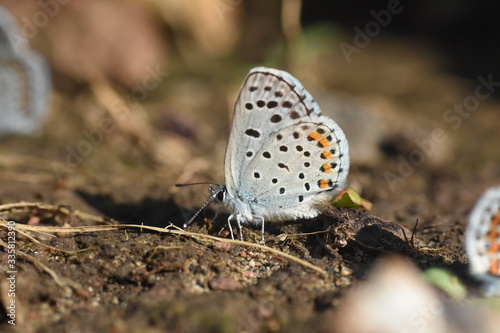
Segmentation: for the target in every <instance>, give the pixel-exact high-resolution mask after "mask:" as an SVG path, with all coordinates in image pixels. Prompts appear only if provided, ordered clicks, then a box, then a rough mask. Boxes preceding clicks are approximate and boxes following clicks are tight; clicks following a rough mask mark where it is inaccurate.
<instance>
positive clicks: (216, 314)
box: [0, 37, 500, 333]
mask: <svg viewBox="0 0 500 333" xmlns="http://www.w3.org/2000/svg"><path fill="white" fill-rule="evenodd" d="M339 57H341V55H338V54H336V55H329V56H326V57H323V58H321V60H320V61H318V62H315V63H314V64H309V65H308V66H307V67H305V68H302V69H301V70H300V71H298V72H297V73H294V75H296V76H297V77H299V78H300V79H301V81H302V82H303V83H304V85H305V86H306V88H308V89H309V90H310V91H311V93H312V94H313V95H314V96H315V97H316V96H318V102H319V103H320V106H321V107H322V109H323V110H324V112H325V113H326V110H327V109H332V108H333V109H334V108H336V106H338V105H339V104H338V103H339V102H338V101H337V100H335V101H330V100H329V99H328V96H329V94H330V93H333V92H339V91H340V92H342V93H344V94H346V95H347V96H349V98H348V102H345V104H342V106H343V107H344V108H346V109H349V107H350V106H351V105H352V104H350V103H351V102H349V101H352V100H356V101H362V102H361V104H360V105H361V109H363V110H364V109H368V110H375V111H374V112H375V116H374V117H375V118H376V119H378V120H376V121H374V122H373V123H372V122H371V121H370V120H368V119H369V116H368V115H365V114H363V113H361V116H360V118H359V119H358V120H356V121H355V122H356V124H357V123H359V124H361V125H360V126H361V127H360V128H361V129H359V128H357V127H356V126H354V128H353V129H349V130H348V129H346V134H347V137H348V140H349V142H350V145H351V151H352V152H353V154H357V155H358V156H357V157H356V158H354V157H353V165H352V167H351V170H350V175H349V185H350V186H351V187H353V188H355V189H356V190H357V191H358V192H359V193H360V194H361V195H362V196H363V197H364V198H366V199H367V200H369V201H371V202H372V203H373V204H374V208H373V210H372V211H370V212H365V211H362V210H359V209H353V208H350V209H335V208H332V209H330V210H328V211H327V212H326V213H325V214H324V215H322V216H320V217H319V218H317V219H313V220H307V221H284V222H282V223H275V224H271V223H269V224H267V225H266V232H265V235H264V237H265V239H266V246H267V247H270V248H272V249H275V250H279V251H282V252H283V253H285V254H288V255H291V256H294V257H296V258H298V259H301V260H303V261H305V262H307V263H309V264H312V265H314V266H315V267H316V268H319V269H318V270H314V269H312V268H309V267H306V266H304V265H303V263H302V262H300V261H295V260H293V259H291V258H289V257H286V256H283V255H282V254H280V253H279V252H269V251H266V250H265V249H264V248H262V247H257V246H255V244H258V241H259V239H260V231H259V230H256V229H253V228H244V230H243V234H244V238H245V240H246V241H248V242H249V243H250V244H240V243H234V244H233V243H224V242H223V241H221V240H214V239H210V238H200V237H194V236H193V235H191V234H189V232H194V233H200V234H205V235H212V236H218V237H222V238H224V239H229V234H228V231H227V227H226V225H225V223H224V222H225V221H226V217H227V215H225V214H224V213H223V212H221V213H220V214H219V216H218V217H217V218H216V219H215V220H213V221H212V218H213V216H214V212H215V211H214V209H215V206H214V205H211V206H210V207H208V208H207V209H205V210H204V212H202V213H201V214H200V216H199V217H198V218H197V219H196V222H195V223H194V224H193V225H192V226H190V227H189V228H188V229H187V231H188V233H185V234H179V233H168V232H160V231H158V230H149V229H146V228H144V229H141V228H137V227H136V228H134V227H128V228H121V229H112V230H100V229H96V230H95V231H91V232H61V230H58V232H55V233H50V232H49V233H45V232H44V233H42V232H33V231H28V232H25V233H24V234H23V233H21V232H20V231H19V232H17V233H16V243H15V244H16V251H17V253H18V255H17V257H16V262H15V268H16V270H17V275H16V277H17V278H16V286H15V288H16V302H17V303H16V304H17V307H16V309H17V310H16V320H17V325H16V327H17V328H19V329H20V331H22V332H82V333H83V332H166V331H168V332H301V331H306V330H307V331H310V330H316V331H317V330H319V329H320V327H322V328H323V330H324V331H328V329H324V327H328V320H329V319H328V318H330V317H328V314H331V313H335V312H336V311H337V310H338V309H339V308H341V307H342V306H343V303H342V300H343V296H344V295H345V293H346V291H347V290H349V289H351V288H353V287H354V286H356V285H357V284H358V283H359V281H362V280H364V279H366V278H367V276H369V274H370V272H371V269H372V267H373V265H374V263H376V262H377V260H378V259H379V258H381V257H386V256H389V255H391V254H399V255H402V256H404V257H406V258H408V259H409V260H410V261H412V262H414V263H415V264H416V265H417V266H418V267H419V268H420V269H422V270H425V269H427V268H430V267H445V268H447V269H449V270H450V271H452V272H453V274H455V275H456V276H458V277H460V279H463V280H464V281H466V284H467V285H468V286H469V287H470V288H471V289H473V288H474V285H473V284H471V282H470V279H469V278H468V276H467V266H466V263H467V259H466V257H465V254H464V250H463V241H464V239H463V234H464V228H465V226H466V222H467V214H468V212H469V211H470V209H471V208H472V207H473V205H474V203H475V201H476V200H477V198H478V197H479V195H480V194H481V193H482V192H483V191H484V190H485V189H486V188H487V187H490V186H494V185H498V184H499V183H500V168H499V167H498V166H499V165H500V154H498V144H497V143H498V142H500V132H499V131H498V120H499V113H498V109H499V108H500V101H499V100H498V99H497V98H496V97H494V96H492V97H491V98H488V99H486V100H484V101H481V102H480V105H479V107H478V108H477V110H475V111H473V112H470V114H468V115H467V117H460V118H454V120H453V121H449V120H446V119H445V116H444V115H445V113H446V111H447V110H448V109H449V108H451V107H452V106H453V104H454V103H459V104H460V103H464V100H465V99H466V98H467V97H468V96H471V95H473V94H474V91H475V88H476V87H477V86H478V85H479V84H480V82H479V81H478V80H477V79H475V78H471V79H469V80H466V79H463V78H460V77H458V76H455V75H453V74H452V73H446V72H444V71H443V70H442V67H441V64H442V63H441V61H442V58H441V57H442V55H440V54H437V53H436V52H435V51H431V48H430V47H428V46H426V45H422V44H418V43H415V44H412V43H410V42H406V41H403V40H390V39H383V38H382V37H381V38H380V40H378V41H377V43H373V44H372V45H370V46H369V47H368V48H367V49H366V50H364V51H363V52H362V53H360V54H359V56H357V58H356V59H355V62H354V63H353V64H351V65H350V66H345V65H343V63H342V62H341V61H340V58H339ZM374 64H376V66H374ZM230 66H234V65H230ZM249 68H250V67H248V68H244V69H242V68H238V69H235V68H231V70H232V73H233V74H231V75H220V74H217V72H215V71H214V73H210V74H205V75H203V76H201V75H200V76H197V75H193V74H190V75H185V74H180V73H172V74H171V75H170V76H169V77H168V79H167V80H166V82H165V83H164V86H162V87H160V88H159V89H160V90H161V91H160V90H158V91H155V92H154V98H153V99H152V100H150V101H147V102H146V103H145V105H144V108H145V110H147V113H145V114H146V115H147V119H146V123H147V124H149V126H152V128H154V129H155V131H156V132H155V135H154V136H152V137H140V136H139V137H137V136H136V134H137V132H134V131H133V130H130V131H128V130H127V129H124V128H123V127H120V128H119V129H117V130H113V131H111V132H109V133H105V134H104V137H103V138H102V142H99V143H96V144H94V145H92V150H91V153H89V154H88V155H87V156H84V157H82V158H81V161H78V163H75V165H70V163H68V149H67V147H78V144H79V143H81V142H82V140H88V138H87V137H86V136H85V135H84V134H83V132H82V131H83V130H85V129H87V130H89V131H90V130H92V129H96V128H99V127H98V124H99V119H100V118H102V117H105V116H107V113H106V112H105V111H103V110H105V109H106V108H105V106H103V104H105V103H103V102H102V101H101V102H96V100H98V98H97V97H96V95H95V94H94V93H93V90H92V89H93V88H88V87H83V88H80V89H79V90H77V91H72V92H64V93H63V92H55V93H54V96H53V100H54V102H53V103H54V105H56V106H57V107H54V109H53V110H51V113H50V115H49V117H48V119H47V120H46V121H45V123H44V125H43V127H42V128H41V130H40V132H39V133H38V134H37V135H36V136H32V137H8V138H3V139H2V141H1V145H0V203H1V204H2V206H0V209H2V210H0V217H2V218H4V219H5V220H13V221H15V222H16V223H17V224H18V225H21V224H28V225H31V226H33V227H42V226H51V227H66V228H70V227H77V226H82V225H86V226H96V228H97V227H98V226H105V225H113V224H117V223H120V224H136V225H144V226H152V227H160V228H163V227H165V226H167V225H169V224H170V223H172V224H174V225H177V226H180V225H182V223H183V222H184V221H185V220H186V219H187V218H189V217H190V216H191V215H192V214H193V213H194V212H195V211H196V209H197V207H200V205H201V204H202V203H203V202H204V200H205V199H206V198H207V197H208V191H207V189H206V186H193V187H188V188H176V187H174V184H175V183H179V182H194V181H215V182H219V183H222V182H223V158H224V149H225V142H226V140H227V135H228V131H229V115H230V109H231V104H232V103H233V102H234V98H235V95H236V92H237V90H238V87H239V85H240V84H241V81H242V80H243V78H244V75H245V74H244V73H245V72H246V71H247V70H248V69H249ZM323 68H328V69H327V70H322V69H323ZM483 75H484V77H487V75H488V74H487V73H486V74H483ZM315 76H317V77H320V80H319V84H318V82H315V81H314V79H312V78H313V77H315ZM493 80H494V81H496V80H498V81H500V77H494V78H493ZM319 86H322V87H323V88H322V89H319V88H318V87H319ZM158 96H162V100H161V102H158V100H159V98H158ZM193 96H195V98H193ZM321 96H326V97H325V98H323V101H324V102H323V103H322V98H321ZM356 105H358V104H356ZM370 112H371V111H370ZM332 117H333V118H334V119H337V118H336V116H335V115H332ZM339 117H341V116H339ZM380 119H381V120H380ZM350 122H351V121H348V122H347V123H346V124H345V125H344V124H342V123H341V122H340V120H339V124H340V125H341V127H343V128H344V126H345V127H349V126H351V125H352V124H351V125H349V124H348V123H350ZM363 122H368V123H367V124H366V123H364V124H363ZM380 123H381V124H382V127H381V129H380V130H377V131H376V133H375V134H374V135H375V139H373V138H372V137H371V136H368V137H367V138H365V137H364V135H365V134H366V133H369V131H368V130H366V128H374V127H376V126H378V125H379V124H380ZM356 124H354V125H356ZM387 124H388V125H387ZM372 125H373V126H372ZM363 126H364V127H363ZM384 126H386V127H384ZM118 127H119V126H118ZM388 127H389V128H388ZM139 132H140V131H139ZM443 133H444V134H443ZM144 135H145V136H147V135H146V134H145V133H144ZM358 137H359V138H358ZM358 141H359V142H358ZM96 142H97V141H96ZM152 142H154V143H155V146H154V147H152V146H150V145H149V144H151V143H152ZM148 145H149V146H148ZM362 149H367V150H366V151H364V150H363V151H362ZM364 156H373V158H370V160H368V161H367V160H366V159H364V158H363V157H364ZM73 157H74V156H73ZM22 202H29V203H33V202H35V203H40V204H34V205H28V204H23V203H22ZM12 203H18V204H17V205H16V206H15V207H12V206H9V204H12ZM44 205H45V206H44ZM48 205H51V206H48ZM85 213H86V214H90V215H85ZM94 217H97V218H94ZM101 217H105V218H102V219H101ZM204 220H205V222H204ZM417 222H418V224H417ZM415 226H416V227H415ZM171 230H177V229H171ZM413 231H414V233H413ZM28 236H29V237H28ZM0 239H1V240H2V241H3V242H7V230H6V229H5V228H1V229H0ZM252 244H253V245H252ZM0 262H1V265H2V266H3V265H4V263H6V262H7V253H6V252H5V251H2V252H1V253H0ZM5 288H8V286H7V285H6V284H5V277H4V276H2V281H1V283H0V290H1V292H2V293H5V290H6V289H5ZM2 297H4V296H2ZM2 302H5V297H4V298H3V299H2ZM3 306H4V308H5V303H4V304H3ZM4 310H5V309H4ZM1 329H2V331H13V329H14V328H13V327H12V326H10V325H8V324H7V323H5V322H4V323H2V326H1ZM332 330H333V329H332Z"/></svg>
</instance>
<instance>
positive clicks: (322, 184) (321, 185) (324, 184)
mask: <svg viewBox="0 0 500 333" xmlns="http://www.w3.org/2000/svg"><path fill="white" fill-rule="evenodd" d="M328 183H329V182H328V180H326V179H321V180H320V181H319V182H318V186H319V188H327V187H328Z"/></svg>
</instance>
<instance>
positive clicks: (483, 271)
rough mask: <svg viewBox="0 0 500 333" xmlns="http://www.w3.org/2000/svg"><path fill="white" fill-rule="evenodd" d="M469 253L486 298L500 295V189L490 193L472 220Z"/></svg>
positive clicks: (480, 199) (486, 194)
mask: <svg viewBox="0 0 500 333" xmlns="http://www.w3.org/2000/svg"><path fill="white" fill-rule="evenodd" d="M465 250H466V252H467V256H468V258H469V268H470V272H471V274H472V275H473V276H474V277H476V278H477V279H478V280H480V281H482V282H483V292H484V294H485V295H486V296H500V187H492V188H489V189H488V190H486V192H484V194H483V195H482V196H481V197H480V198H479V200H478V202H477V203H476V205H475V207H474V209H473V210H472V212H471V214H470V217H469V224H468V226H467V229H466V232H465Z"/></svg>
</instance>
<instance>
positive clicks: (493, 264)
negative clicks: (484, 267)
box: [490, 259, 500, 276]
mask: <svg viewBox="0 0 500 333" xmlns="http://www.w3.org/2000/svg"><path fill="white" fill-rule="evenodd" d="M499 264H500V261H499V260H498V259H493V260H492V261H491V267H490V273H491V274H493V275H496V276H498V275H500V271H499V268H498V266H499Z"/></svg>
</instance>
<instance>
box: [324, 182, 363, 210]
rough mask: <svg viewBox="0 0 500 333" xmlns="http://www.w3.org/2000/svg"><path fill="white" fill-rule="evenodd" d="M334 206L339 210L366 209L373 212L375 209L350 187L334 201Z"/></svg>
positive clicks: (341, 192)
mask: <svg viewBox="0 0 500 333" xmlns="http://www.w3.org/2000/svg"><path fill="white" fill-rule="evenodd" d="M332 204H333V205H334V206H335V207H338V208H364V209H366V210H371V209H372V207H373V204H372V203H371V202H370V201H368V200H366V199H363V198H362V197H361V196H360V195H359V194H358V192H356V191H355V190H353V189H352V188H350V187H349V188H346V189H343V190H342V191H340V192H339V193H338V194H337V195H336V196H335V198H334V199H333V202H332Z"/></svg>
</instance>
